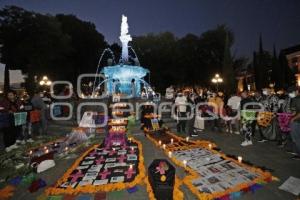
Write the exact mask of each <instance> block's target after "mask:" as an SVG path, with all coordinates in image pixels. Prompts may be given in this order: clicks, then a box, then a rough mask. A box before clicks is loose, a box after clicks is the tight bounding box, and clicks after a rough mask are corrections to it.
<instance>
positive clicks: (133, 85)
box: [131, 79, 136, 98]
mask: <svg viewBox="0 0 300 200" xmlns="http://www.w3.org/2000/svg"><path fill="white" fill-rule="evenodd" d="M135 95H136V86H135V80H134V79H132V80H131V96H132V98H135Z"/></svg>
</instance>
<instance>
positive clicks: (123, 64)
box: [93, 15, 149, 97]
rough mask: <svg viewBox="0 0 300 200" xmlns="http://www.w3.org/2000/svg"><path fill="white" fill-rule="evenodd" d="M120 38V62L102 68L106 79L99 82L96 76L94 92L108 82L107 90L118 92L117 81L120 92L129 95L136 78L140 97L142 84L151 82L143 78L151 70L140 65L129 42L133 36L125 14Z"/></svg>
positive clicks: (110, 93)
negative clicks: (130, 53) (129, 30)
mask: <svg viewBox="0 0 300 200" xmlns="http://www.w3.org/2000/svg"><path fill="white" fill-rule="evenodd" d="M119 38H120V41H121V43H122V55H121V58H120V60H119V64H115V65H113V66H105V67H103V68H102V70H101V72H100V73H102V74H103V75H104V76H105V80H104V81H102V82H100V83H98V82H97V78H95V81H94V89H93V92H95V90H96V89H97V88H100V86H101V85H102V84H104V83H106V85H105V87H106V91H107V93H108V95H112V94H113V93H114V92H116V91H115V90H116V88H114V87H115V85H116V82H117V83H118V84H119V86H118V91H119V93H121V94H122V95H127V96H129V95H132V80H134V85H135V90H134V91H135V94H134V96H136V97H138V96H140V95H141V85H144V86H145V87H149V84H148V83H147V82H146V81H145V80H144V79H143V78H144V77H145V76H146V75H147V73H149V70H147V69H145V68H143V67H141V66H139V65H140V63H139V60H138V58H137V56H136V54H135V51H134V50H133V48H132V47H131V46H128V42H130V41H132V38H131V36H130V34H129V32H128V23H127V17H126V16H124V15H122V23H121V34H120V37H119ZM129 50H130V51H129ZM106 51H107V52H109V53H110V54H111V55H112V58H113V60H114V55H113V54H112V52H111V51H108V50H105V52H106ZM105 52H103V53H102V55H101V58H100V60H99V64H98V68H99V66H100V63H101V60H102V57H103V55H104V53H105ZM129 52H132V54H133V55H134V57H133V56H130V55H129ZM113 63H114V62H113ZM98 68H97V71H96V73H97V74H98V73H99V72H98ZM99 81H100V80H99Z"/></svg>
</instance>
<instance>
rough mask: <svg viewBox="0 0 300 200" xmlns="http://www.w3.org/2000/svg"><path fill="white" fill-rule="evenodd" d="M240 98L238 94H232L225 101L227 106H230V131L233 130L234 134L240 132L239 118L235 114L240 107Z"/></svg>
mask: <svg viewBox="0 0 300 200" xmlns="http://www.w3.org/2000/svg"><path fill="white" fill-rule="evenodd" d="M241 100H242V99H241V97H240V96H238V95H232V96H231V97H230V98H229V99H228V101H227V106H229V107H230V108H231V113H230V114H229V117H231V118H232V119H231V120H230V123H231V124H230V127H231V133H233V132H234V133H235V134H240V132H239V119H238V117H237V115H238V110H239V108H240V104H241ZM229 131H230V130H229Z"/></svg>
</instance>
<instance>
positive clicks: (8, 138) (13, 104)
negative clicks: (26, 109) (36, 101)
mask: <svg viewBox="0 0 300 200" xmlns="http://www.w3.org/2000/svg"><path fill="white" fill-rule="evenodd" d="M3 107H4V112H6V113H8V114H9V118H10V119H9V121H10V125H9V127H7V128H6V129H5V130H4V138H3V140H4V145H5V147H6V148H5V150H6V151H7V152H9V151H11V150H13V149H16V148H18V144H17V143H24V142H23V137H22V129H21V126H15V118H14V113H17V112H19V111H20V110H21V109H22V108H23V106H22V104H21V102H20V101H19V100H18V99H17V95H16V92H15V91H13V90H9V91H8V92H7V95H6V99H5V100H4V102H3Z"/></svg>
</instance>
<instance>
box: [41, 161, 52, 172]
mask: <svg viewBox="0 0 300 200" xmlns="http://www.w3.org/2000/svg"><path fill="white" fill-rule="evenodd" d="M54 166H55V162H54V160H44V161H42V162H41V163H40V164H39V165H38V166H37V173H41V172H43V171H46V170H47V169H50V168H52V167H54Z"/></svg>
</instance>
